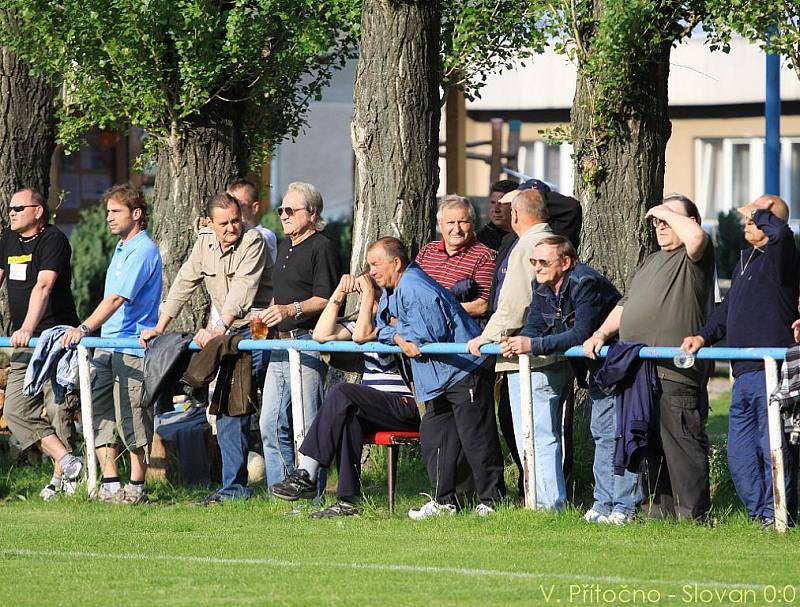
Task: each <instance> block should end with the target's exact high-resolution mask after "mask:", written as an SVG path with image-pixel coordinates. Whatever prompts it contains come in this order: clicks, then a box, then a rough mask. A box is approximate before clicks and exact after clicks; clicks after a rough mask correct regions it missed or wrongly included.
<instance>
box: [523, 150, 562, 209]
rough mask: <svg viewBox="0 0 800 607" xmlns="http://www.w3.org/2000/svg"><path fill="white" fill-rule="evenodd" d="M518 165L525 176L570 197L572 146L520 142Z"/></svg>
mask: <svg viewBox="0 0 800 607" xmlns="http://www.w3.org/2000/svg"><path fill="white" fill-rule="evenodd" d="M518 165H519V167H520V170H521V171H522V172H523V173H525V174H526V175H530V176H531V177H535V178H536V179H541V180H542V181H546V182H547V183H549V184H550V185H551V186H554V187H555V189H557V190H558V191H559V192H561V193H562V194H566V195H567V196H572V144H570V143H562V144H560V145H551V144H549V143H545V142H544V141H522V142H520V146H519V159H518Z"/></svg>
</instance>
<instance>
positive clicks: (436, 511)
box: [408, 493, 456, 521]
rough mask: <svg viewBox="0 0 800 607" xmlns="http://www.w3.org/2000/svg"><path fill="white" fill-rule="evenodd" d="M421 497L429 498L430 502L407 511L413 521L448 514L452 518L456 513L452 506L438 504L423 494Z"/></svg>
mask: <svg viewBox="0 0 800 607" xmlns="http://www.w3.org/2000/svg"><path fill="white" fill-rule="evenodd" d="M422 495H424V496H426V497H428V498H430V500H429V501H428V502H426V503H425V504H423V505H422V506H420V507H419V508H412V509H411V510H409V511H408V517H409V518H411V519H414V520H415V521H421V520H422V519H425V518H428V517H431V516H439V515H440V514H449V515H451V516H452V515H453V514H455V513H456V507H455V506H454V505H453V504H440V503H439V502H437V501H436V500H435V499H433V498H432V497H431V496H430V495H428V494H427V493H423V494H422Z"/></svg>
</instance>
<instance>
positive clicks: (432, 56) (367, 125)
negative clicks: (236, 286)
mask: <svg viewBox="0 0 800 607" xmlns="http://www.w3.org/2000/svg"><path fill="white" fill-rule="evenodd" d="M361 27H362V34H361V47H360V48H361V55H360V58H359V61H358V68H357V70H356V79H355V87H354V91H353V106H354V107H353V124H352V140H353V149H354V150H355V157H356V171H355V195H354V198H355V200H354V208H353V249H352V254H351V263H350V267H351V268H352V270H353V272H358V271H359V270H360V269H361V268H363V267H364V264H365V259H366V251H367V247H368V246H369V244H370V243H372V242H373V241H375V240H376V239H378V238H380V237H382V236H395V237H397V238H399V239H400V240H402V241H403V242H405V243H406V245H407V246H408V247H409V249H410V253H411V254H415V253H416V251H417V250H418V249H419V247H420V245H421V244H422V243H424V242H427V241H428V240H430V238H431V236H432V235H433V226H434V217H435V202H436V188H437V186H438V181H439V175H438V158H439V146H438V143H439V112H440V106H439V33H440V10H439V2H438V1H430V0H403V1H398V0H364V6H363V13H362V21H361Z"/></svg>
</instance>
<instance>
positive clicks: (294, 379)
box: [287, 348, 306, 462]
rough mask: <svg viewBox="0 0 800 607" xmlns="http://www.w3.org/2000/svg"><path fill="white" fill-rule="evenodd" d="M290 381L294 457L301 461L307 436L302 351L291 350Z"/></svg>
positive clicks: (289, 350)
mask: <svg viewBox="0 0 800 607" xmlns="http://www.w3.org/2000/svg"><path fill="white" fill-rule="evenodd" d="M287 352H289V381H290V384H291V389H292V427H293V428H294V456H295V461H296V462H298V461H300V445H301V444H302V443H303V438H304V437H305V434H306V415H305V407H304V406H303V372H302V369H301V367H300V350H295V349H294V348H289V349H288V350H287Z"/></svg>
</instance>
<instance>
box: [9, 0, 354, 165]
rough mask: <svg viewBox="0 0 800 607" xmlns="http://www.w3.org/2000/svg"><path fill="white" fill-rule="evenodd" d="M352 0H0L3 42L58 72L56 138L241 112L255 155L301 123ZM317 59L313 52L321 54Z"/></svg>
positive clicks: (336, 61) (333, 57) (350, 29)
mask: <svg viewBox="0 0 800 607" xmlns="http://www.w3.org/2000/svg"><path fill="white" fill-rule="evenodd" d="M359 5H360V3H359V2H358V1H357V0H325V1H321V0H230V1H227V2H219V1H217V0H158V1H155V0H60V2H59V3H57V4H56V3H54V2H52V1H51V0H0V9H2V10H6V11H9V12H10V13H11V14H13V15H14V16H15V21H16V26H15V28H14V29H13V31H12V36H11V40H10V41H9V45H10V46H11V47H12V48H13V49H14V50H15V51H16V52H18V53H19V54H20V55H21V56H23V57H25V58H26V59H27V60H28V61H29V62H30V63H31V64H33V65H34V66H36V67H37V68H38V69H40V70H41V71H43V72H45V73H47V74H50V75H51V76H52V77H53V78H54V79H61V80H63V83H64V89H65V92H66V101H67V103H66V107H65V108H64V111H62V113H61V115H60V129H59V138H60V139H61V140H62V141H63V142H64V143H65V144H67V145H68V146H71V147H75V146H76V145H77V141H78V137H79V135H80V134H81V133H82V132H83V131H85V130H86V129H88V128H90V127H92V126H95V125H100V124H104V125H108V126H114V127H117V128H125V127H127V126H128V125H136V126H140V127H142V128H143V129H145V130H146V131H147V132H148V133H149V134H150V135H151V136H153V137H155V138H157V139H165V138H167V137H169V136H170V134H171V133H172V132H173V128H175V129H177V131H178V132H180V130H181V129H182V128H183V126H184V125H185V124H187V122H189V121H192V120H195V119H198V118H200V117H209V116H213V115H224V116H229V117H234V118H235V119H237V120H242V121H243V122H244V123H245V125H246V136H247V138H248V142H249V143H250V144H251V145H252V146H253V148H254V149H255V150H257V153H256V156H255V158H254V159H258V158H259V157H260V156H262V155H263V154H266V153H268V152H269V150H270V149H271V148H272V147H273V146H274V145H276V144H277V143H279V142H280V141H281V140H282V139H283V138H285V137H286V136H291V135H294V134H296V133H297V132H299V129H300V127H301V126H302V125H303V123H304V112H305V109H306V106H307V104H308V102H309V101H310V100H311V99H313V98H314V97H315V96H316V95H317V94H318V93H319V91H320V89H321V87H322V86H323V85H324V84H325V83H326V82H327V81H328V80H329V78H330V74H331V73H332V71H333V70H335V69H337V68H338V67H341V65H343V62H344V60H345V58H346V57H348V56H350V55H351V54H352V52H353V48H354V46H355V42H356V38H355V34H354V32H356V31H357V27H356V24H355V22H354V19H357V18H358V15H359ZM322 57H324V58H325V61H324V62H321V61H320V58H322Z"/></svg>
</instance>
